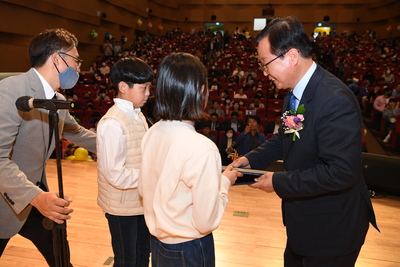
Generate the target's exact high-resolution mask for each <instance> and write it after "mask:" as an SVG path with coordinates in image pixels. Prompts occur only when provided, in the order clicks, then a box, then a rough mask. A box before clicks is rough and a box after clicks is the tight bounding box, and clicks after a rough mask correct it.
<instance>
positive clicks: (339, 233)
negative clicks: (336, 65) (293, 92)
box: [245, 66, 377, 257]
mask: <svg viewBox="0 0 400 267" xmlns="http://www.w3.org/2000/svg"><path fill="white" fill-rule="evenodd" d="M301 104H304V106H305V108H306V112H305V115H304V117H305V120H304V125H305V128H304V129H303V130H301V131H299V134H300V139H297V140H296V141H293V140H292V137H293V134H285V133H284V132H283V129H282V127H281V128H280V130H279V133H278V134H276V135H274V136H273V137H272V138H271V139H269V140H267V142H266V143H264V144H263V145H261V146H260V147H258V148H257V149H255V150H253V151H252V152H250V153H249V154H246V155H245V156H246V157H247V158H248V159H249V161H250V165H251V166H252V168H254V169H265V168H266V167H267V166H268V165H269V164H271V163H273V162H275V161H276V160H278V159H283V160H284V168H285V170H286V171H284V172H276V173H275V174H274V175H273V186H274V189H275V192H276V193H277V194H278V196H279V197H281V198H282V216H283V221H284V224H285V225H286V228H287V236H288V244H290V246H291V247H292V248H293V250H294V251H295V252H296V253H298V254H302V255H308V256H314V257H335V256H338V255H345V254H348V253H351V252H353V251H355V250H356V249H359V248H360V247H361V246H362V244H363V243H364V239H365V235H366V232H367V230H368V227H369V222H371V223H372V224H373V225H374V226H375V228H377V226H376V220H375V214H374V211H373V208H372V204H371V200H370V196H369V193H368V190H367V187H366V185H365V181H364V178H363V174H362V165H361V148H362V145H361V137H362V135H361V129H362V117H361V112H360V108H359V105H358V103H357V100H356V98H355V97H354V95H353V93H352V92H351V90H349V88H347V86H346V85H345V84H343V83H342V82H341V81H340V80H339V79H337V78H336V77H335V76H333V75H332V74H331V73H329V72H327V71H326V70H324V69H322V68H321V67H319V66H318V67H317V69H316V70H315V72H314V74H313V75H312V77H311V79H310V81H309V83H308V84H307V86H306V88H305V91H304V93H303V96H302V98H301V100H300V105H301ZM288 105H289V97H286V99H285V101H284V109H285V110H288V109H289V107H288ZM285 110H284V111H285Z"/></svg>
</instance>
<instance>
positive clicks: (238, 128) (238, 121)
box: [224, 120, 246, 133]
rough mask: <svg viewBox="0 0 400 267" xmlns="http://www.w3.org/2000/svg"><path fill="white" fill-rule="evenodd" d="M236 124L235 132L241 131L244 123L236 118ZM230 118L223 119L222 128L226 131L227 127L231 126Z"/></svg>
mask: <svg viewBox="0 0 400 267" xmlns="http://www.w3.org/2000/svg"><path fill="white" fill-rule="evenodd" d="M237 123H238V126H237V132H240V133H241V132H243V131H244V128H245V127H246V125H245V124H244V122H243V121H241V120H237ZM231 124H232V120H225V121H224V130H225V131H227V130H228V129H229V128H231Z"/></svg>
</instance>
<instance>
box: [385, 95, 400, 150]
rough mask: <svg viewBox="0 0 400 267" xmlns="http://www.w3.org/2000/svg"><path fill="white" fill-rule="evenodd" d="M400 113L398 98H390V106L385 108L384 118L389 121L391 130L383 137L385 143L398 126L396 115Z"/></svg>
mask: <svg viewBox="0 0 400 267" xmlns="http://www.w3.org/2000/svg"><path fill="white" fill-rule="evenodd" d="M399 114H400V109H399V108H398V107H397V99H396V98H390V99H389V102H388V106H387V107H386V108H385V109H384V110H383V113H382V118H383V119H385V120H386V121H387V123H388V128H389V132H388V134H387V135H386V137H385V139H383V142H384V143H389V141H390V139H391V136H392V133H393V131H394V129H395V127H396V116H397V115H399Z"/></svg>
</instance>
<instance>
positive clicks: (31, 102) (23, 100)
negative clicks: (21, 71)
mask: <svg viewBox="0 0 400 267" xmlns="http://www.w3.org/2000/svg"><path fill="white" fill-rule="evenodd" d="M15 106H16V107H17V109H18V110H20V111H30V110H31V109H33V108H44V109H47V110H53V109H54V108H55V109H72V108H74V102H72V101H65V100H57V99H36V98H33V97H31V96H21V97H20V98H18V99H17V101H15Z"/></svg>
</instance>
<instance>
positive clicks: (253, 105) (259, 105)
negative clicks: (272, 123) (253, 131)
mask: <svg viewBox="0 0 400 267" xmlns="http://www.w3.org/2000/svg"><path fill="white" fill-rule="evenodd" d="M249 107H251V108H265V106H264V104H263V103H261V96H260V95H259V94H256V95H255V96H254V102H253V103H251V104H250V105H249Z"/></svg>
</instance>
